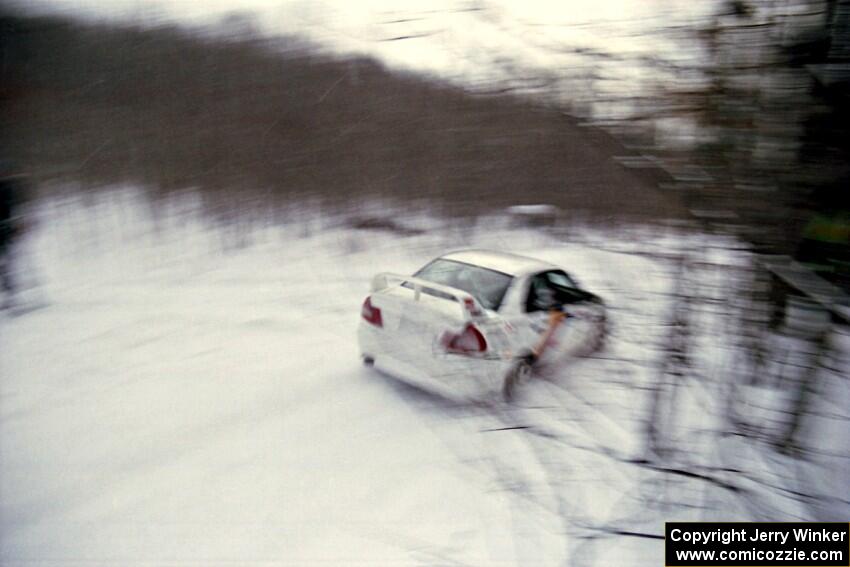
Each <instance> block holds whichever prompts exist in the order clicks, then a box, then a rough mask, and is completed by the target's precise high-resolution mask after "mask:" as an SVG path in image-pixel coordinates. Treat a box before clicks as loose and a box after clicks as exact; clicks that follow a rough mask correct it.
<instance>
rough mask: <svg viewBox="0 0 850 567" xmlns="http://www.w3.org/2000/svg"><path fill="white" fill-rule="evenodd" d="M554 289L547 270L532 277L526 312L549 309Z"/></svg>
mask: <svg viewBox="0 0 850 567" xmlns="http://www.w3.org/2000/svg"><path fill="white" fill-rule="evenodd" d="M553 291H554V290H553V289H552V286H551V285H550V283H549V278H548V277H547V275H546V273H545V272H544V273H542V274H537V275H536V276H534V277H532V278H531V281H530V282H529V285H528V296H527V297H526V300H525V312H526V313H534V312H535V311H548V309H549V305H550V304H551V298H552V293H553Z"/></svg>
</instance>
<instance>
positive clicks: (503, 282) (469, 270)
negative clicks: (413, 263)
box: [414, 258, 513, 311]
mask: <svg viewBox="0 0 850 567" xmlns="http://www.w3.org/2000/svg"><path fill="white" fill-rule="evenodd" d="M414 276H415V277H417V278H421V279H423V280H427V281H429V282H434V283H438V284H442V285H446V286H449V287H454V288H457V289H461V290H463V291H465V292H467V293H469V294H471V295H472V296H473V297H474V298H475V299H477V300H478V302H479V303H480V304H481V305H482V306H483V307H484V308H485V309H492V310H494V311H495V310H498V309H499V306H500V305H501V304H502V298H503V297H504V296H505V292H506V291H507V289H508V286H509V285H510V283H511V280H512V279H513V278H512V276H509V275H507V274H503V273H502V272H497V271H495V270H488V269H487V268H482V267H481V266H473V265H471V264H464V263H463V262H455V261H454V260H445V259H442V258H440V259H437V260H434V261H433V262H431V263H430V264H428V265H427V266H425V267H424V268H422V269H421V270H419V271H418V272H416V273H415V274H414Z"/></svg>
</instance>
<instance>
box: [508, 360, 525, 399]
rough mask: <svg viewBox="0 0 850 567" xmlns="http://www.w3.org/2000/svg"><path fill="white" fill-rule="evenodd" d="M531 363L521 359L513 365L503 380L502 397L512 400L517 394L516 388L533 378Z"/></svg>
mask: <svg viewBox="0 0 850 567" xmlns="http://www.w3.org/2000/svg"><path fill="white" fill-rule="evenodd" d="M531 371H532V368H531V364H530V363H529V362H528V361H527V360H525V359H519V360H517V361H516V362H514V364H513V365H512V366H511V368H510V369H509V370H508V372H507V374H506V375H505V379H504V380H503V382H502V398H504V400H505V401H506V402H511V401H513V399H514V396H515V394H516V389H517V387H518V386H519V385H520V384H523V383H525V382H527V381H528V380H529V378H531Z"/></svg>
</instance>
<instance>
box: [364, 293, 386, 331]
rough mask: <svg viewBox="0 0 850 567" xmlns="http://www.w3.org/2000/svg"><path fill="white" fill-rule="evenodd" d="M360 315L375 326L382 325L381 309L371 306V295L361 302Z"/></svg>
mask: <svg viewBox="0 0 850 567" xmlns="http://www.w3.org/2000/svg"><path fill="white" fill-rule="evenodd" d="M360 316H361V317H363V319H364V320H365V321H367V322H369V323H371V324H373V325H375V326H376V327H383V326H384V320H383V319H382V318H381V310H380V309H378V308H377V307H373V306H372V298H371V297H367V298H366V301H364V302H363V307H362V308H361V309H360Z"/></svg>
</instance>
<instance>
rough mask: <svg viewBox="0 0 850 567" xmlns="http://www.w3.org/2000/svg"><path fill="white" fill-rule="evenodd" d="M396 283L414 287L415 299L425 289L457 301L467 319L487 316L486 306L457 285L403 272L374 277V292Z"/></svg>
mask: <svg viewBox="0 0 850 567" xmlns="http://www.w3.org/2000/svg"><path fill="white" fill-rule="evenodd" d="M395 284H399V285H404V284H407V285H405V287H408V288H411V289H413V299H414V301H419V298H420V297H421V296H422V292H423V291H425V293H429V292H430V293H429V295H436V296H438V297H441V296H446V299H449V300H454V301H456V302H457V303H458V304H459V305H460V306H461V311H462V312H463V318H464V320H465V321H472V320H477V319H482V318H484V317H486V315H485V313H484V308H483V307H482V306H481V304H480V303H479V302H478V300H477V299H475V298H474V297H473V296H472V294H470V293H468V292H466V291H463V290H462V289H458V288H456V287H450V286H447V285H442V284H437V283H434V282H429V281H426V280H422V279H419V278H415V277H413V276H403V275H401V274H392V273H389V272H383V273H380V274H378V275H376V276H375V277H374V278H372V292H373V293H374V292H376V291H381V290H384V289H387V288H388V287H390V286H391V285H395Z"/></svg>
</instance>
